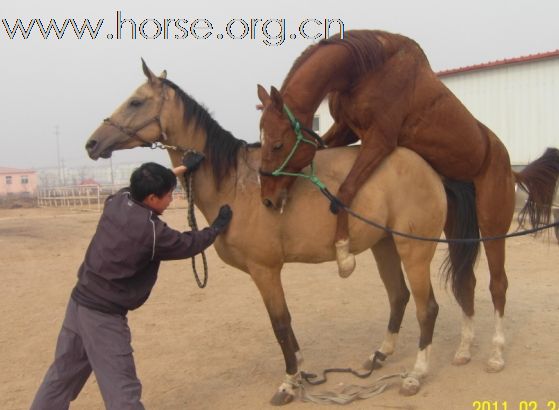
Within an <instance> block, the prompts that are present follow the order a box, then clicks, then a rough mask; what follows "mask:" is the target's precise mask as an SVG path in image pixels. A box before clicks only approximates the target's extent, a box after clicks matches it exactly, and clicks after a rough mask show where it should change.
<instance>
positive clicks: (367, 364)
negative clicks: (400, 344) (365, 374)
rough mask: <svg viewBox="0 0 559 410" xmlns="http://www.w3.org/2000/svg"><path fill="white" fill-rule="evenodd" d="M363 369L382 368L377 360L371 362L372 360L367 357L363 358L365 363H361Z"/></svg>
mask: <svg viewBox="0 0 559 410" xmlns="http://www.w3.org/2000/svg"><path fill="white" fill-rule="evenodd" d="M363 369H365V370H367V371H371V370H377V369H382V363H381V362H380V361H378V360H375V361H374V362H373V361H372V360H369V359H367V360H365V363H363Z"/></svg>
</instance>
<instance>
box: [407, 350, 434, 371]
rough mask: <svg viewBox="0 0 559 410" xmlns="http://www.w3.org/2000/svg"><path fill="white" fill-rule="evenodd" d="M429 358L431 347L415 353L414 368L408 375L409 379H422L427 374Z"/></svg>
mask: <svg viewBox="0 0 559 410" xmlns="http://www.w3.org/2000/svg"><path fill="white" fill-rule="evenodd" d="M430 357H431V345H429V346H427V347H426V348H425V349H423V350H420V351H419V352H417V358H416V360H415V366H413V370H412V372H411V373H410V377H415V378H417V379H420V378H422V377H424V376H425V375H426V374H427V371H428V370H429V358H430Z"/></svg>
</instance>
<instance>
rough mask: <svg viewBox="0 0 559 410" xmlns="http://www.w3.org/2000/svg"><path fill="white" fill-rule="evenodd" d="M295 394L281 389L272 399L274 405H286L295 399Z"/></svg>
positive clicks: (271, 402)
mask: <svg viewBox="0 0 559 410" xmlns="http://www.w3.org/2000/svg"><path fill="white" fill-rule="evenodd" d="M294 398H295V396H294V395H293V394H290V393H288V392H286V391H285V390H280V391H278V392H276V394H274V397H272V399H271V400H270V404H271V405H272V406H284V405H286V404H289V403H291V402H292V401H293V399H294Z"/></svg>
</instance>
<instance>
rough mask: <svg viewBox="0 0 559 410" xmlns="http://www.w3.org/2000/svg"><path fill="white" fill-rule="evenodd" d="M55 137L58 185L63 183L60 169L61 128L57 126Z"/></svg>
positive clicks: (55, 127)
mask: <svg viewBox="0 0 559 410" xmlns="http://www.w3.org/2000/svg"><path fill="white" fill-rule="evenodd" d="M54 135H55V136H56V163H57V167H58V185H60V184H61V182H62V168H61V167H60V128H59V126H58V124H57V125H55V126H54Z"/></svg>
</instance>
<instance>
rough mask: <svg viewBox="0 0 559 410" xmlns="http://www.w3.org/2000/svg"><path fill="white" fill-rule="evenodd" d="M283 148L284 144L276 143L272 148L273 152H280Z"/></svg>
mask: <svg viewBox="0 0 559 410" xmlns="http://www.w3.org/2000/svg"><path fill="white" fill-rule="evenodd" d="M282 148H283V142H276V143H275V144H274V145H273V146H272V150H273V151H279V150H280V149H282Z"/></svg>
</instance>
